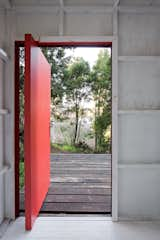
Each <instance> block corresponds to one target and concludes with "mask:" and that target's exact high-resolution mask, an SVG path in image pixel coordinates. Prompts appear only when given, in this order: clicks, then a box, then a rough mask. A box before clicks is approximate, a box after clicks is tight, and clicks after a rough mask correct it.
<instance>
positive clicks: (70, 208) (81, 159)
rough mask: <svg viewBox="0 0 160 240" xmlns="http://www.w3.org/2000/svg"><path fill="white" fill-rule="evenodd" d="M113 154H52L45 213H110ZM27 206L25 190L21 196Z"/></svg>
mask: <svg viewBox="0 0 160 240" xmlns="http://www.w3.org/2000/svg"><path fill="white" fill-rule="evenodd" d="M111 191H112V190H111V156H110V155H105V154H55V155H53V154H51V182H50V188H49V191H48V194H47V196H46V199H45V201H44V204H43V207H42V209H41V211H42V212H46V213H50V212H52V213H61V212H63V213H68V212H69V213H78V212H79V213H84V212H85V213H109V212H111ZM20 205H21V209H22V210H23V209H24V193H23V192H22V193H21V196H20Z"/></svg>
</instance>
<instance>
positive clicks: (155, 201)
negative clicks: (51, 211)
mask: <svg viewBox="0 0 160 240" xmlns="http://www.w3.org/2000/svg"><path fill="white" fill-rule="evenodd" d="M16 2H17V4H18V3H20V2H21V1H18V0H16ZM22 2H23V1H22ZM33 2H34V1H33ZM55 2H56V1H55ZM57 2H58V1H57ZM80 2H81V4H83V6H84V10H83V9H82V5H80V4H79V5H80V6H79V9H80V10H77V9H78V8H77V7H76V6H75V4H74V7H75V8H71V7H72V4H73V1H71V0H67V1H64V3H66V4H68V9H66V10H65V12H64V15H63V24H62V22H61V21H62V16H60V14H59V10H57V7H56V6H55V7H52V8H51V7H47V6H43V7H42V6H38V7H35V6H34V7H32V8H31V7H23V6H21V7H20V6H19V7H17V8H16V7H15V10H12V15H13V16H12V24H13V23H14V26H15V30H12V29H11V26H10V25H9V24H8V28H9V29H10V30H11V31H14V32H13V34H12V36H9V35H8V37H7V38H8V42H7V44H8V45H6V49H7V47H8V46H10V47H9V48H8V49H9V51H10V55H11V57H12V59H11V62H10V66H9V69H10V76H9V77H6V79H7V80H6V82H5V89H8V90H6V91H5V99H6V100H5V101H6V104H7V105H8V106H7V107H8V108H9V109H10V111H11V116H10V118H9V119H8V122H6V123H5V124H6V125H5V126H6V130H5V136H6V135H7V136H9V138H7V139H6V140H5V146H9V149H8V148H7V147H5V155H6V156H7V159H8V161H9V162H10V163H11V164H12V162H13V161H14V158H13V156H12V154H13V147H14V144H13V142H14V138H13V112H14V108H13V101H12V100H13V89H14V88H13V82H12V81H13V75H14V72H13V62H14V58H13V56H14V55H13V50H14V49H13V40H21V39H24V34H25V33H31V34H33V36H34V37H35V39H39V38H40V37H42V36H43V37H45V36H58V35H59V34H61V35H62V36H63V35H64V36H112V35H113V32H114V31H113V26H114V24H113V23H114V20H113V14H112V12H111V11H110V10H109V9H110V7H108V8H107V6H105V5H104V4H106V1H103V0H101V1H98V0H97V1H96V0H95V1H89V0H88V1H87V2H88V3H86V1H79V3H80ZM82 2H83V3H82ZM29 3H30V2H28V4H29ZM149 3H150V1H148V0H141V1H138V0H137V1H130V0H121V1H120V5H119V7H118V35H117V39H118V56H117V60H118V110H119V112H118V113H117V114H118V217H119V218H123V219H124V218H131V219H132V218H136V219H157V218H160V188H159V182H160V147H159V142H160V124H159V123H160V94H159V89H160V57H159V56H160V44H159V41H160V25H159V22H160V6H156V7H154V6H148V4H149ZM89 4H91V7H92V8H91V9H90V10H89V7H88V5H89ZM93 4H94V5H96V6H97V8H96V7H95V8H93ZM107 4H113V1H112V0H109V1H108V3H107ZM138 4H139V5H138ZM155 4H158V1H155ZM85 5H86V8H85ZM101 5H102V8H101V9H99V8H100V7H101ZM134 5H136V7H135V6H134ZM125 6H127V7H125ZM85 9H87V10H85ZM82 10H83V11H82ZM8 14H10V13H8ZM0 18H1V16H0ZM60 22H61V23H60ZM0 24H2V22H1V21H0ZM62 25H63V27H62ZM8 31H9V30H8ZM0 44H1V37H0ZM113 69H114V66H113ZM0 79H2V76H1V75H0ZM1 81H2V80H1ZM9 96H11V98H12V100H7V99H8V98H9ZM8 127H9V129H10V132H11V133H10V132H7V129H8ZM1 141H2V139H1ZM3 141H4V140H3ZM0 147H1V146H0ZM1 158H2V157H1V154H0V161H1ZM113 161H114V159H113ZM12 170H13V166H12ZM12 174H13V173H12ZM12 174H11V176H12V177H13V175H12ZM7 179H8V180H7ZM7 179H6V181H8V186H9V185H10V186H12V187H11V190H14V186H13V184H14V181H11V178H10V179H9V177H8V178H7ZM1 181H2V180H1ZM0 184H1V183H0ZM2 190H3V188H2ZM0 196H2V195H0ZM12 208H13V202H11V201H10V202H8V208H7V209H9V210H8V213H7V214H8V216H11V217H13V209H12ZM0 209H1V206H0ZM0 214H1V210H0Z"/></svg>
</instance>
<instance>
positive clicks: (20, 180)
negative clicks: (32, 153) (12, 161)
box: [19, 161, 24, 189]
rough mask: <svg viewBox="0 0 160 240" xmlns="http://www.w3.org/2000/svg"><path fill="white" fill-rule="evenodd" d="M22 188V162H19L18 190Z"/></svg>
mask: <svg viewBox="0 0 160 240" xmlns="http://www.w3.org/2000/svg"><path fill="white" fill-rule="evenodd" d="M23 186H24V162H22V161H20V164H19V188H20V189H22V188H23Z"/></svg>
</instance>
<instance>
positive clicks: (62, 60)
mask: <svg viewBox="0 0 160 240" xmlns="http://www.w3.org/2000/svg"><path fill="white" fill-rule="evenodd" d="M42 51H43V54H44V55H45V57H46V59H47V61H48V62H49V63H50V66H51V103H52V115H53V116H54V118H56V119H58V118H61V117H62V116H61V114H60V112H59V104H61V103H62V99H63V96H64V92H65V89H64V81H65V80H66V72H67V71H66V69H67V67H68V64H69V62H70V60H71V56H66V51H65V48H62V47H56V48H55V47H45V48H42Z"/></svg>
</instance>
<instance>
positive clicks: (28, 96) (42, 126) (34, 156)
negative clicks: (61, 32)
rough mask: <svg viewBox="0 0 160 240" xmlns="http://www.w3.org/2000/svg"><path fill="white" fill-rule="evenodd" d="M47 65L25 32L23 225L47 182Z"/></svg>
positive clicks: (34, 213)
mask: <svg viewBox="0 0 160 240" xmlns="http://www.w3.org/2000/svg"><path fill="white" fill-rule="evenodd" d="M50 78H51V72H50V65H49V63H48V62H47V60H46V58H45V57H44V55H43V53H42V51H41V49H40V48H39V47H38V46H37V42H35V41H34V40H33V38H32V36H31V35H30V34H26V35H25V84H24V87H25V90H24V94H25V106H24V116H25V122H24V158H25V227H26V230H30V229H31V228H32V226H33V223H34V221H35V219H36V217H37V215H38V214H39V211H40V208H41V206H42V203H43V201H44V198H45V196H46V193H47V191H48V187H49V182H50Z"/></svg>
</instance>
